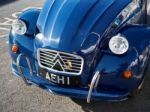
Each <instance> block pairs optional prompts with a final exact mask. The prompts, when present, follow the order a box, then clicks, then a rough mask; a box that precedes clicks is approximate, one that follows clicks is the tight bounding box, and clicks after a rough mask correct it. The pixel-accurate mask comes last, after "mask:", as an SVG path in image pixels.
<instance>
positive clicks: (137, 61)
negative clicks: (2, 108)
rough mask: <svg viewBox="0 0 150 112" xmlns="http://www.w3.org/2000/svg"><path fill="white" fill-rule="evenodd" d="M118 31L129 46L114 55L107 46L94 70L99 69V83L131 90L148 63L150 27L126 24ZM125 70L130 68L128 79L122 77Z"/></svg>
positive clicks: (136, 84)
mask: <svg viewBox="0 0 150 112" xmlns="http://www.w3.org/2000/svg"><path fill="white" fill-rule="evenodd" d="M118 33H121V34H122V35H124V36H125V37H126V38H127V40H128V41H129V44H130V47H129V50H128V52H127V53H125V54H123V55H115V54H113V53H111V51H110V50H109V48H108V47H107V50H104V51H103V54H102V58H101V59H100V61H99V63H98V64H97V67H96V71H100V73H101V75H102V77H101V80H100V83H99V84H101V85H104V86H107V87H111V88H113V87H118V88H119V89H123V90H128V91H133V90H134V89H136V88H137V87H138V86H139V85H140V83H141V82H142V80H143V78H144V71H145V70H146V67H147V65H148V59H149V53H150V50H149V48H150V27H147V26H143V25H134V26H127V27H125V28H123V29H121V30H120V31H119V32H118ZM125 70H132V71H133V74H134V75H133V77H132V79H130V80H127V79H124V78H123V75H122V74H123V72H124V71H125Z"/></svg>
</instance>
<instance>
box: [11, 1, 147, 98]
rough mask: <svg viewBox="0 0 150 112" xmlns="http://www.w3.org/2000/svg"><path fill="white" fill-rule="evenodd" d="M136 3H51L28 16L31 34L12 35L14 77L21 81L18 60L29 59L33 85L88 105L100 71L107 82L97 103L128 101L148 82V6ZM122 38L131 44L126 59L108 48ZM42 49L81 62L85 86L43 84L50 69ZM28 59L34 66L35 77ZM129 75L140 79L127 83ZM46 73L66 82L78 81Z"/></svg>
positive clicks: (25, 71) (24, 17)
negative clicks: (16, 49)
mask: <svg viewBox="0 0 150 112" xmlns="http://www.w3.org/2000/svg"><path fill="white" fill-rule="evenodd" d="M133 1H134V0H123V1H122V0H101V1H99V0H92V1H90V0H89V1H87V0H82V1H81V0H59V1H57V0H47V1H46V3H45V5H44V7H43V9H42V10H39V9H30V10H27V11H25V12H23V14H21V15H20V16H19V19H21V20H23V21H24V22H26V24H27V26H28V30H27V33H26V34H25V35H16V34H15V33H14V32H13V31H11V32H10V36H9V37H10V38H9V53H10V55H11V57H12V60H13V63H12V71H13V73H14V74H15V75H17V76H21V74H20V72H19V71H18V66H17V62H18V56H19V55H20V54H24V56H23V57H22V60H21V61H20V67H21V69H22V72H23V74H24V75H25V78H26V79H27V80H28V81H30V82H32V83H33V84H36V85H38V86H40V87H41V88H43V89H46V90H48V91H49V92H51V93H55V94H60V95H65V96H70V97H77V98H83V99H85V98H87V95H88V92H89V86H90V84H91V81H92V79H93V77H94V75H95V73H96V72H97V71H99V73H100V75H101V78H100V80H99V83H98V86H97V90H96V91H93V93H92V98H93V99H95V100H109V101H112V100H113V101H116V100H124V99H127V97H128V95H129V94H130V93H131V92H132V91H134V90H136V89H137V88H138V86H139V85H140V84H141V82H142V81H143V78H144V76H145V74H144V71H145V70H146V67H147V64H148V60H149V52H150V51H149V42H150V38H149V36H150V33H149V32H150V29H149V28H148V27H147V26H146V25H144V22H145V21H144V20H145V12H144V11H145V9H144V7H145V6H144V2H139V3H138V2H136V3H135V1H134V2H133ZM133 6H134V7H133ZM125 9H126V10H125ZM112 12H113V13H112ZM126 12H128V15H126ZM124 13H125V14H124ZM118 33H120V34H122V35H124V36H125V37H126V38H127V40H128V41H129V43H130V48H129V50H128V52H127V53H125V54H124V55H115V54H113V53H112V52H111V51H110V49H109V47H108V42H109V40H110V38H111V37H112V36H114V35H116V34H118ZM135 38H136V39H135ZM13 44H16V45H17V46H18V47H19V52H18V53H17V54H15V53H13V52H12V51H11V48H12V46H13ZM39 48H40V49H41V48H42V49H50V50H55V51H57V52H58V53H59V52H64V53H70V54H73V55H78V56H81V57H82V58H83V60H84V66H83V70H82V72H81V74H79V75H80V76H81V84H80V86H78V87H72V86H62V85H59V84H56V83H52V82H50V81H48V80H46V79H43V78H42V77H41V74H42V73H41V72H40V70H41V69H44V68H42V67H41V66H40V65H39V61H38V60H39V57H38V55H37V51H38V49H39ZM25 56H26V57H28V58H29V60H30V63H31V68H32V70H33V71H32V72H31V70H30V67H29V66H28V62H27V61H26V57H25ZM60 60H61V59H59V61H60ZM128 69H129V70H132V71H133V73H134V77H133V78H132V79H130V80H126V79H123V77H122V73H123V72H124V71H125V70H128ZM46 70H47V72H49V73H52V74H58V75H60V76H73V74H70V75H68V74H65V73H63V72H62V73H58V72H57V71H51V70H50V69H46ZM21 77H22V76H21Z"/></svg>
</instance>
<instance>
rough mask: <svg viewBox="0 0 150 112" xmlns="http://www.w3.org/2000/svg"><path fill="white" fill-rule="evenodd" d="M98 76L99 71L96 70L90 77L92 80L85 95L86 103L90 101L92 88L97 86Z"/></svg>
mask: <svg viewBox="0 0 150 112" xmlns="http://www.w3.org/2000/svg"><path fill="white" fill-rule="evenodd" d="M100 76H101V75H100V74H99V72H96V73H95V75H94V76H93V78H92V81H91V84H90V89H89V92H88V96H87V103H90V101H91V97H92V92H93V89H96V88H97V86H98V83H99V80H100Z"/></svg>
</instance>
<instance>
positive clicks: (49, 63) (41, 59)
mask: <svg viewBox="0 0 150 112" xmlns="http://www.w3.org/2000/svg"><path fill="white" fill-rule="evenodd" d="M40 61H44V62H45V63H48V64H51V65H53V63H51V62H50V61H47V60H44V59H40Z"/></svg>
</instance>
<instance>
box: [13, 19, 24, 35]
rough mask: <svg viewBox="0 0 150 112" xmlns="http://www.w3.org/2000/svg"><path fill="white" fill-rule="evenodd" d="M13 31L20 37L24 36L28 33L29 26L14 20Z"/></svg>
mask: <svg viewBox="0 0 150 112" xmlns="http://www.w3.org/2000/svg"><path fill="white" fill-rule="evenodd" d="M12 31H13V32H14V33H16V34H18V35H24V34H25V33H26V31H27V26H26V24H25V22H23V21H22V20H14V21H13V23H12Z"/></svg>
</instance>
